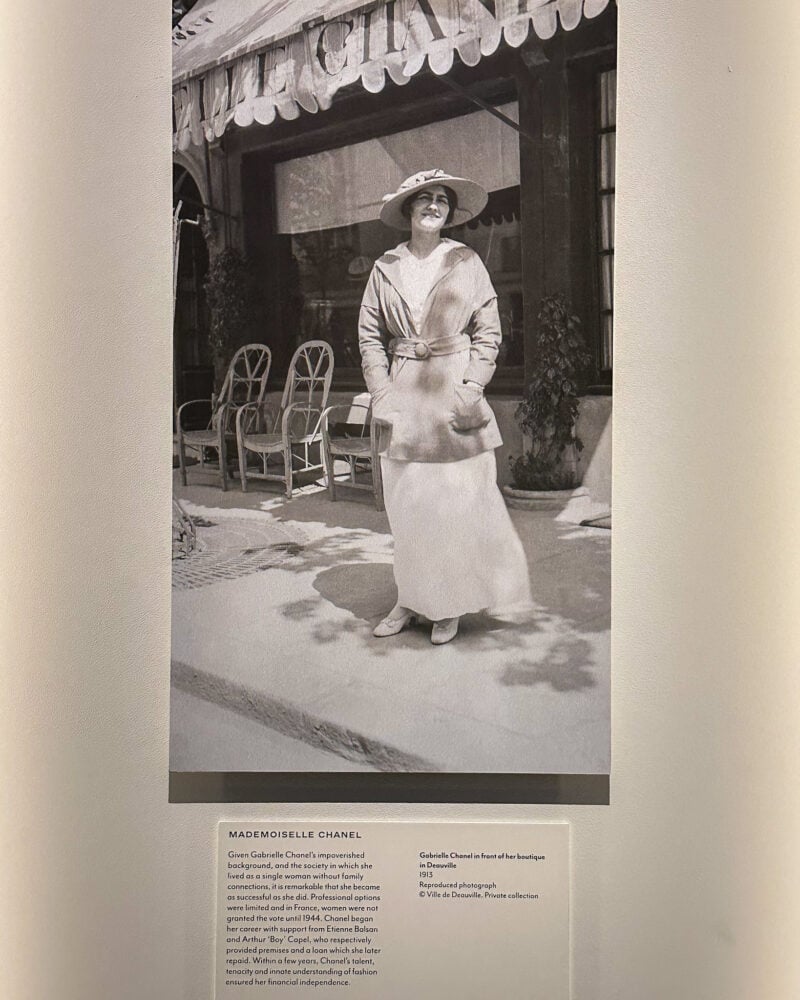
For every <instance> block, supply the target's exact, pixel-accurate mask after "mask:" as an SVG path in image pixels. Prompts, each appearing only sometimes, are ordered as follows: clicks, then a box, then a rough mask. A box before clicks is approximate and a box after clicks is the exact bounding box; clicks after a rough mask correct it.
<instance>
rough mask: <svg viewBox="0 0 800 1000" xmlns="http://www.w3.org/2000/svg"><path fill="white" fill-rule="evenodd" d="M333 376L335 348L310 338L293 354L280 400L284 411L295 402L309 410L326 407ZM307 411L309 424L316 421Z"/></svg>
mask: <svg viewBox="0 0 800 1000" xmlns="http://www.w3.org/2000/svg"><path fill="white" fill-rule="evenodd" d="M332 378H333V348H332V347H331V345H330V344H329V343H328V342H327V341H325V340H307V341H306V342H305V343H304V344H301V345H300V346H299V347H298V348H297V350H296V351H295V352H294V354H293V355H292V360H291V362H290V363H289V371H288V373H287V375H286V385H285V386H284V390H283V398H282V399H281V412H282V411H283V410H285V409H286V408H287V406H291V405H292V404H293V403H300V404H302V405H303V406H307V407H308V408H309V410H313V411H317V412H318V413H319V411H321V410H324V409H325V406H326V405H327V403H328V393H329V392H330V388H331V379H332ZM315 419H316V418H314V419H313V420H312V418H311V414H310V413H309V414H308V421H307V423H309V424H310V423H312V422H315Z"/></svg>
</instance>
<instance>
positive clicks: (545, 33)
mask: <svg viewBox="0 0 800 1000" xmlns="http://www.w3.org/2000/svg"><path fill="white" fill-rule="evenodd" d="M608 3H609V0H379V2H377V3H376V2H375V0H372V2H370V3H358V0H200V2H199V3H197V4H195V6H194V7H193V8H192V9H191V10H190V11H189V12H188V14H187V15H186V16H185V17H184V18H183V19H182V20H181V22H180V24H178V25H177V27H176V28H175V29H174V31H173V99H174V108H175V137H174V141H175V146H176V148H179V149H186V148H187V147H188V146H189V145H190V144H191V143H194V144H200V143H202V142H203V140H204V139H205V140H207V141H211V140H212V139H214V138H219V137H220V136H221V135H223V133H224V132H225V129H226V128H227V127H228V125H229V124H230V123H231V122H235V123H236V124H237V125H239V126H242V127H246V126H248V125H252V124H253V123H254V122H257V123H259V124H261V125H269V124H270V123H271V122H272V121H274V120H275V117H276V116H277V115H280V116H281V118H286V119H294V118H297V117H298V116H299V114H300V112H301V110H304V111H308V112H316V111H321V110H322V111H324V110H327V109H328V108H329V107H330V106H331V102H332V100H333V96H334V94H335V93H336V92H337V91H338V90H340V89H341V88H342V87H346V86H349V85H351V84H354V83H356V82H358V81H360V82H361V84H362V85H363V87H364V88H365V89H366V90H368V91H369V92H370V93H378V92H379V91H380V90H382V89H383V87H384V84H385V83H386V77H387V74H388V77H389V78H390V79H391V80H392V81H393V82H394V83H396V84H400V85H402V84H405V83H408V81H409V80H410V79H411V77H412V76H414V74H415V73H418V72H419V71H420V70H421V69H422V67H423V66H424V65H425V62H426V60H427V63H428V66H429V67H430V69H431V70H432V71H433V72H434V73H437V74H439V75H442V74H444V73H447V72H448V70H449V69H450V68H451V67H452V65H453V59H454V58H455V55H456V53H458V55H459V57H460V59H461V61H462V62H464V63H465V64H466V65H468V66H475V65H476V64H477V63H478V62H479V61H480V60H481V58H483V57H484V56H488V55H491V54H492V53H494V52H495V51H496V50H497V48H498V46H499V45H500V43H501V41H502V40H503V39H505V41H506V43H507V44H508V45H511V46H513V47H515V48H516V47H518V46H520V45H522V43H523V42H524V41H525V40H526V38H528V36H529V34H530V32H531V31H533V32H534V33H535V34H536V35H537V36H538V37H539V38H542V39H547V38H551V37H552V36H553V35H554V34H555V33H556V31H557V30H558V27H559V25H560V26H561V27H562V28H564V29H565V30H567V31H570V30H572V29H573V28H575V27H577V25H578V24H579V23H580V22H581V19H582V18H584V17H596V16H597V15H598V14H600V13H601V12H602V11H603V10H605V8H606V7H607V6H608Z"/></svg>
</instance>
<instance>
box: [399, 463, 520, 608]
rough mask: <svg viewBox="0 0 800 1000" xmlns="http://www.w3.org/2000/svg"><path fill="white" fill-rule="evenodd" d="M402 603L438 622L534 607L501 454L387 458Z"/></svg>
mask: <svg viewBox="0 0 800 1000" xmlns="http://www.w3.org/2000/svg"><path fill="white" fill-rule="evenodd" d="M381 471H382V473H383V491H384V498H385V501H386V513H387V515H388V517H389V526H390V527H391V529H392V534H393V536H394V578H395V582H396V584H397V603H398V604H400V605H402V606H403V607H405V608H410V609H411V610H412V611H416V612H417V613H418V614H420V615H423V616H424V617H425V618H428V619H430V620H431V621H440V620H441V619H442V618H454V617H456V616H460V615H465V614H470V613H473V612H476V611H483V610H489V611H492V612H495V613H512V612H513V613H518V612H519V611H521V610H523V609H525V608H527V607H530V604H531V591H530V581H529V579H528V566H527V561H526V559H525V553H524V552H523V549H522V543H521V542H520V540H519V537H518V536H517V533H516V531H515V530H514V525H513V524H512V523H511V518H510V517H509V515H508V510H507V509H506V505H505V503H504V502H503V497H502V494H501V493H500V490H499V489H498V488H497V469H496V464H495V457H494V452H492V451H485V452H481V454H479V455H475V456H474V457H473V458H467V459H463V460H462V461H459V462H400V461H397V460H396V459H391V458H382V459H381Z"/></svg>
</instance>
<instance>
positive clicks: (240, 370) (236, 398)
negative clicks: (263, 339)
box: [212, 344, 272, 426]
mask: <svg viewBox="0 0 800 1000" xmlns="http://www.w3.org/2000/svg"><path fill="white" fill-rule="evenodd" d="M271 365H272V351H270V349H269V348H268V347H267V345H266V344H245V345H244V347H240V348H239V350H238V351H237V352H236V353H235V354H234V356H233V357H232V358H231V363H230V364H229V365H228V370H227V372H226V373H225V378H224V380H223V382H222V388H221V389H220V390H219V395H218V396H217V397H216V398H215V401H214V413H213V417H212V422H213V423H214V425H215V426H216V420H217V416H218V414H219V411H220V409H221V407H223V406H228V405H229V404H231V405H232V407H233V408H234V409H235V408H237V407H240V406H244V404H245V403H260V402H261V401H262V399H263V398H264V393H265V392H266V391H267V379H268V378H269V370H270V367H271ZM233 416H234V415H233V414H231V413H229V414H228V420H226V423H227V422H228V421H229V420H230V419H231V418H232V417H233Z"/></svg>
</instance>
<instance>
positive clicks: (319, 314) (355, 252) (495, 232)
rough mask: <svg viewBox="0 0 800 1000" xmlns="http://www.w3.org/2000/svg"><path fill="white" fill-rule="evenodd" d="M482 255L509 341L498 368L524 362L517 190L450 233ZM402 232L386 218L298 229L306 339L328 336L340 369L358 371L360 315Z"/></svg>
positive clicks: (497, 195)
mask: <svg viewBox="0 0 800 1000" xmlns="http://www.w3.org/2000/svg"><path fill="white" fill-rule="evenodd" d="M445 235H447V236H449V237H450V238H451V239H454V240H457V241H458V242H460V243H465V244H467V246H471V247H472V248H473V249H474V250H475V251H476V252H477V253H478V254H479V255H480V257H481V259H482V260H483V262H484V263H485V264H486V267H487V269H488V271H489V274H490V276H491V278H492V283H493V284H494V287H495V289H496V290H497V298H498V306H499V312H500V323H501V326H502V332H503V341H502V346H501V349H500V355H499V357H498V370H499V372H500V373H502V372H503V370H504V369H505V370H508V369H514V368H520V369H521V366H522V364H523V346H522V344H523V341H522V337H523V332H522V331H523V327H522V279H521V250H520V232H519V187H518V186H515V187H512V188H505V189H503V190H500V191H493V192H491V194H490V195H489V202H488V204H487V206H486V208H485V210H484V211H483V212H482V213H481V215H480V216H479V218H478V219H475V220H473V221H472V222H471V223H469V224H468V225H464V226H458V227H456V228H454V229H451V230H448V231H447V232H446V234H445ZM398 237H399V239H402V235H401V234H397V233H393V232H391V231H390V230H388V229H387V228H386V227H385V226H384V225H383V224H382V223H381V222H378V221H370V222H359V223H354V224H352V225H349V226H340V227H336V228H333V229H321V230H317V231H315V232H309V233H297V234H295V235H293V236H292V237H291V246H292V256H293V258H294V261H295V265H296V269H297V284H298V288H299V292H300V297H301V299H302V307H301V308H302V313H301V336H300V340H312V339H321V340H327V341H328V342H329V343H330V344H331V345H332V347H333V351H334V357H335V359H336V365H337V368H339V369H341V368H344V369H358V368H360V365H361V359H360V355H359V350H358V312H359V307H360V305H361V297H362V295H363V294H364V288H365V287H366V284H367V279H368V277H369V274H370V271H371V269H372V264H373V262H374V261H375V260H376V259H377V258H378V257H380V256H381V254H383V253H384V252H385V251H386V250H389V249H391V248H392V247H394V246H396V245H397V243H398V241H399V240H398Z"/></svg>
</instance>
